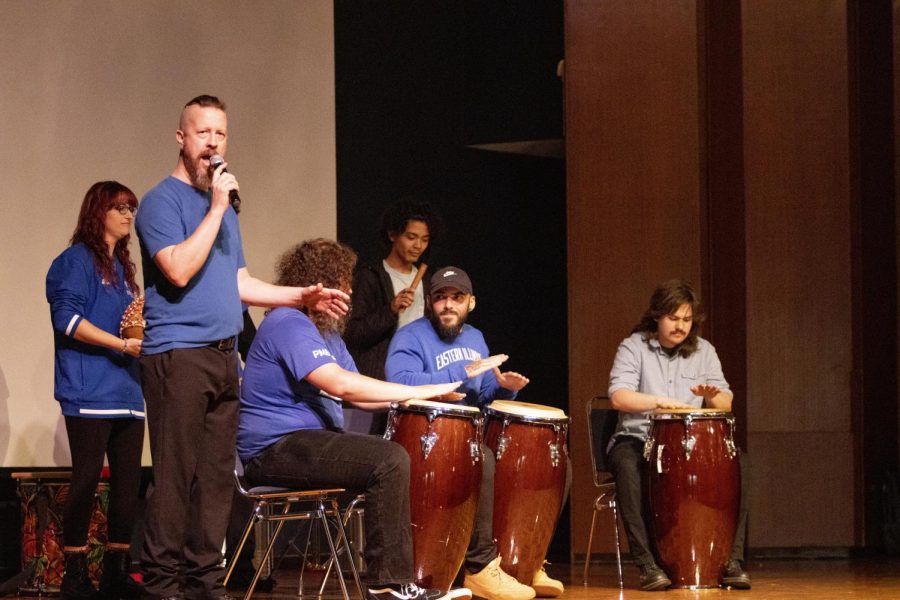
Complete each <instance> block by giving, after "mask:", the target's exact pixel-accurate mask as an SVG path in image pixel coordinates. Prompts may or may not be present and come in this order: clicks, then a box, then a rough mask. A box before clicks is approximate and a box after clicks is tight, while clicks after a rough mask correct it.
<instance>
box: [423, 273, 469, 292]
mask: <svg viewBox="0 0 900 600" xmlns="http://www.w3.org/2000/svg"><path fill="white" fill-rule="evenodd" d="M448 287H452V288H456V289H458V290H459V291H461V292H462V293H463V294H471V293H472V281H471V280H470V279H469V276H468V275H466V272H465V271H463V270H462V269H460V268H459V267H444V268H443V269H441V270H439V271H438V272H437V273H435V274H434V275H432V276H431V293H432V294H433V293H434V292H437V291H440V290H442V289H443V288H448Z"/></svg>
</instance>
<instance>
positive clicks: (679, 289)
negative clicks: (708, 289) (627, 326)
mask: <svg viewBox="0 0 900 600" xmlns="http://www.w3.org/2000/svg"><path fill="white" fill-rule="evenodd" d="M682 304H687V305H688V306H690V307H691V313H692V315H693V316H692V319H691V331H690V332H689V333H688V335H687V337H686V338H685V340H684V341H683V342H682V343H681V345H680V346H679V347H678V353H679V354H680V355H681V356H684V357H687V356H690V355H691V354H693V353H694V352H696V351H697V345H698V344H699V341H698V340H699V337H700V326H701V325H702V324H703V321H704V319H705V318H706V315H704V314H703V305H702V304H701V302H700V294H699V293H698V292H697V291H695V290H694V286H693V285H691V283H690V282H689V281H685V280H683V279H670V280H669V281H666V282H664V283H661V284H660V285H659V286H658V287H657V288H656V289H655V290H654V291H653V295H652V296H651V297H650V307H649V308H647V311H646V312H645V313H644V315H643V316H642V317H641V320H640V321H639V322H638V324H637V325H635V326H634V329H632V330H631V333H643V334H644V340H645V341H646V340H651V339H655V338H656V336H657V329H658V325H657V320H659V319H660V318H662V317H664V316H666V315H671V314H675V312H677V311H678V308H679V307H680V306H681V305H682Z"/></svg>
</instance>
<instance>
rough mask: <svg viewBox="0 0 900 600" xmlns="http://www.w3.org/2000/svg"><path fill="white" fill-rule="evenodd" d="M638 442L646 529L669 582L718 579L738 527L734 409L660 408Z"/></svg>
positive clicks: (714, 583)
mask: <svg viewBox="0 0 900 600" xmlns="http://www.w3.org/2000/svg"><path fill="white" fill-rule="evenodd" d="M650 421H651V426H650V435H649V437H648V439H647V442H646V445H645V446H644V457H645V458H646V459H647V460H648V461H649V463H650V464H649V465H648V466H649V468H648V469H647V472H648V475H647V495H648V500H649V505H650V511H651V514H652V519H651V530H652V532H653V538H654V541H655V543H656V550H657V554H658V558H659V561H660V566H661V567H662V568H663V569H664V570H665V572H666V573H667V574H668V575H669V577H670V578H671V580H672V586H673V587H686V588H705V587H718V586H719V581H720V578H721V575H722V570H723V568H724V567H725V565H726V563H727V562H728V560H729V558H730V556H731V546H732V544H733V543H734V534H735V530H736V528H737V518H738V506H739V503H740V490H741V480H740V478H741V473H740V460H739V457H738V450H737V447H736V446H735V444H734V417H733V416H732V414H731V413H728V412H723V411H719V410H716V409H701V408H698V409H682V410H658V411H655V412H654V413H652V414H651V415H650Z"/></svg>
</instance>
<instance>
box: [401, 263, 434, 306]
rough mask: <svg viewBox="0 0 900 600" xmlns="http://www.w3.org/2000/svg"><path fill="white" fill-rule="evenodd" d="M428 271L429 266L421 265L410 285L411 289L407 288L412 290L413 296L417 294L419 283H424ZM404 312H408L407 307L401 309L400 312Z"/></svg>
mask: <svg viewBox="0 0 900 600" xmlns="http://www.w3.org/2000/svg"><path fill="white" fill-rule="evenodd" d="M426 269H428V265H426V264H425V263H420V264H419V269H418V270H417V271H416V276H415V277H413V280H412V283H411V284H410V286H409V288H407V289H410V290H412V291H413V294H415V293H416V288H417V287H419V282H420V281H422V278H423V277H425V270H426ZM404 310H406V308H405V307H404V308H401V309H400V312H403V311H404Z"/></svg>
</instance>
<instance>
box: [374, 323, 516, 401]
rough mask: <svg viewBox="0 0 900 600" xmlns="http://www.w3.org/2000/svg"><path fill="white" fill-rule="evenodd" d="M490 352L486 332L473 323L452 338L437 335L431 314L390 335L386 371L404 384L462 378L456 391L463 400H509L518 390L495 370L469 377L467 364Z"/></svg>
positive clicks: (390, 379) (444, 381)
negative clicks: (501, 381)
mask: <svg viewBox="0 0 900 600" xmlns="http://www.w3.org/2000/svg"><path fill="white" fill-rule="evenodd" d="M488 356H490V352H489V351H488V347H487V343H486V342H485V341H484V336H483V335H482V334H481V332H480V331H478V330H477V329H476V328H474V327H472V326H471V325H468V324H466V325H463V328H462V331H461V332H460V333H459V335H458V336H456V337H455V338H453V339H452V340H447V341H445V340H442V339H441V338H440V337H438V334H437V332H436V331H435V330H434V326H433V325H432V324H431V321H429V320H428V317H422V318H420V319H416V320H415V321H413V322H412V323H410V324H409V325H406V326H404V327H401V328H400V329H398V330H397V332H396V333H395V334H394V337H393V338H392V339H391V344H390V346H389V347H388V355H387V360H386V361H385V363H384V374H385V377H386V378H387V380H388V381H392V382H394V383H402V384H404V385H425V384H432V383H450V382H453V381H462V385H461V386H460V387H458V388H457V389H456V391H457V392H460V393H463V394H465V395H466V397H465V399H464V400H463V402H464V403H465V404H468V405H470V406H477V407H479V408H480V407H482V406H484V405H485V404H490V402H491V401H493V400H509V399H511V398H515V397H516V393H515V392H513V391H510V390H507V389H506V388H502V387H500V386H499V385H498V384H497V378H496V377H494V373H493V371H487V372H486V373H482V374H481V375H478V376H477V377H472V378H468V376H467V375H466V365H467V364H469V363H470V362H472V361H475V360H478V359H480V358H487V357H488Z"/></svg>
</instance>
